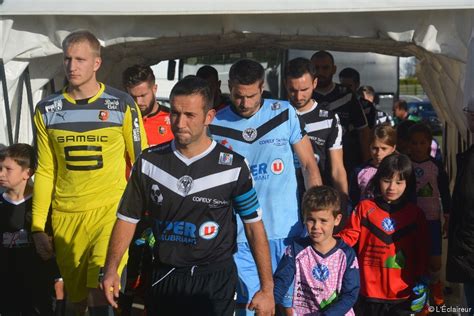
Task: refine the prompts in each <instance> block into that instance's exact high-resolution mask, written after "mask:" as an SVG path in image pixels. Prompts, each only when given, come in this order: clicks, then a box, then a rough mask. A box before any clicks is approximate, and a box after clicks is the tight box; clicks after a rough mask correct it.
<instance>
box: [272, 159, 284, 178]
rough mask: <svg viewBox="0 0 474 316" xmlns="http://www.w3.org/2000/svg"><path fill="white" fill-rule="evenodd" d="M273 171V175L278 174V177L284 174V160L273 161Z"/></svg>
mask: <svg viewBox="0 0 474 316" xmlns="http://www.w3.org/2000/svg"><path fill="white" fill-rule="evenodd" d="M271 170H272V172H273V174H276V175H279V174H282V172H283V170H285V165H284V164H283V160H281V159H275V160H273V162H272V166H271Z"/></svg>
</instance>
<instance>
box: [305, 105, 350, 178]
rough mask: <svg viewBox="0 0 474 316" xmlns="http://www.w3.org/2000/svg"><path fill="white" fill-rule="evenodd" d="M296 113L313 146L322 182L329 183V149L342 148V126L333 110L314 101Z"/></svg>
mask: <svg viewBox="0 0 474 316" xmlns="http://www.w3.org/2000/svg"><path fill="white" fill-rule="evenodd" d="M297 113H298V115H299V116H300V118H301V119H302V120H303V122H304V123H305V130H306V133H307V134H308V138H309V139H310V141H311V145H312V146H313V151H314V156H315V158H316V161H317V162H318V166H319V170H320V172H321V174H322V176H323V178H324V183H331V180H330V179H331V177H330V174H329V171H330V168H331V166H330V157H329V155H330V153H329V151H330V150H335V149H342V127H341V123H340V122H339V117H338V116H337V114H336V113H334V112H333V111H330V110H326V109H322V108H321V107H320V106H318V103H317V102H314V104H313V106H312V107H311V109H309V110H308V111H306V112H300V111H297Z"/></svg>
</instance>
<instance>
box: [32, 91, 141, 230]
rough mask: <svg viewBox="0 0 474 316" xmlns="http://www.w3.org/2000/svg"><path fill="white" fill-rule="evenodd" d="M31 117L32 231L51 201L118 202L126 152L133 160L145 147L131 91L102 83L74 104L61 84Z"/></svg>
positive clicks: (79, 205) (58, 206)
mask: <svg viewBox="0 0 474 316" xmlns="http://www.w3.org/2000/svg"><path fill="white" fill-rule="evenodd" d="M34 121H35V125H36V130H37V148H38V169H37V171H36V174H35V186H34V194H33V223H32V227H33V231H42V230H44V226H45V223H46V218H47V215H48V210H49V207H50V204H51V203H52V207H53V211H55V210H60V211H62V212H78V211H88V210H91V209H96V208H98V207H101V206H103V205H107V204H113V203H118V201H119V199H120V196H121V195H122V193H123V190H124V189H125V185H126V183H127V182H126V178H125V165H126V159H125V155H127V156H128V159H129V161H131V162H134V161H135V159H136V158H137V156H138V154H140V152H141V150H142V148H145V147H146V138H145V137H143V136H144V135H143V134H144V129H143V123H142V120H141V115H140V111H139V109H138V107H137V105H136V104H135V102H134V101H133V99H132V97H130V96H129V95H128V94H126V93H124V92H122V91H119V90H117V89H114V88H111V87H108V86H105V85H104V84H102V83H101V84H100V89H99V91H98V92H97V94H96V95H95V96H93V97H92V98H90V99H89V100H88V101H87V103H86V104H78V103H77V102H76V101H75V100H74V99H72V98H71V97H70V96H69V95H68V94H67V93H66V88H64V89H63V91H62V92H59V93H55V94H53V95H51V96H49V97H48V98H46V99H45V100H42V101H41V102H39V104H38V105H37V107H36V113H35V117H34Z"/></svg>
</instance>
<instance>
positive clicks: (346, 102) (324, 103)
mask: <svg viewBox="0 0 474 316" xmlns="http://www.w3.org/2000/svg"><path fill="white" fill-rule="evenodd" d="M313 99H315V100H316V102H318V103H319V105H320V106H321V107H322V108H325V109H327V110H331V111H334V112H336V113H337V115H339V119H340V121H341V125H342V128H343V129H344V130H343V133H344V134H345V133H347V132H350V131H352V130H354V129H360V128H363V127H366V126H367V119H366V117H365V114H364V110H363V109H362V106H361V104H360V102H359V101H358V100H357V97H356V95H355V94H354V93H352V91H351V90H349V89H348V88H347V87H345V86H342V85H340V84H337V83H336V84H334V89H332V90H331V91H330V92H328V93H326V94H321V93H319V92H317V91H314V93H313Z"/></svg>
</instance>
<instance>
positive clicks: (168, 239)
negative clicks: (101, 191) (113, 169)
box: [117, 141, 261, 267]
mask: <svg viewBox="0 0 474 316" xmlns="http://www.w3.org/2000/svg"><path fill="white" fill-rule="evenodd" d="M145 211H147V212H148V213H149V214H150V216H151V217H152V219H153V227H152V228H153V234H154V236H155V239H156V244H155V249H154V252H155V257H156V258H158V260H159V262H161V263H164V264H168V265H172V266H176V267H183V266H193V265H203V264H208V263H211V262H216V261H222V260H226V259H228V258H230V257H231V256H232V254H233V253H234V252H235V250H236V234H237V224H236V217H235V213H237V214H238V215H239V216H240V217H241V219H242V220H243V221H244V222H247V223H249V222H255V221H259V220H261V209H260V205H259V203H258V199H257V194H256V192H255V189H254V187H253V180H252V177H251V174H250V171H249V167H248V166H247V163H246V161H245V159H244V158H243V157H242V156H240V155H239V154H237V153H235V152H233V151H231V150H230V149H228V148H226V147H225V146H222V145H220V144H217V143H216V142H215V141H213V142H212V144H211V146H210V147H209V148H208V149H207V150H206V151H204V152H203V153H201V154H199V155H198V156H195V157H193V158H186V157H185V156H183V155H182V154H181V153H180V152H179V151H178V150H176V148H175V146H174V141H172V142H168V143H165V144H162V145H158V146H155V147H151V148H149V149H147V150H146V151H144V152H143V153H142V155H141V156H140V157H139V158H138V160H137V162H136V163H135V165H134V167H133V170H132V175H131V176H130V179H129V182H128V185H127V188H126V190H125V193H124V195H123V197H122V200H121V202H120V205H119V208H118V214H117V217H118V218H119V219H121V220H124V221H128V222H131V223H137V222H138V221H139V220H140V218H141V217H142V214H143V213H144V212H145ZM234 211H235V213H234Z"/></svg>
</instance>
